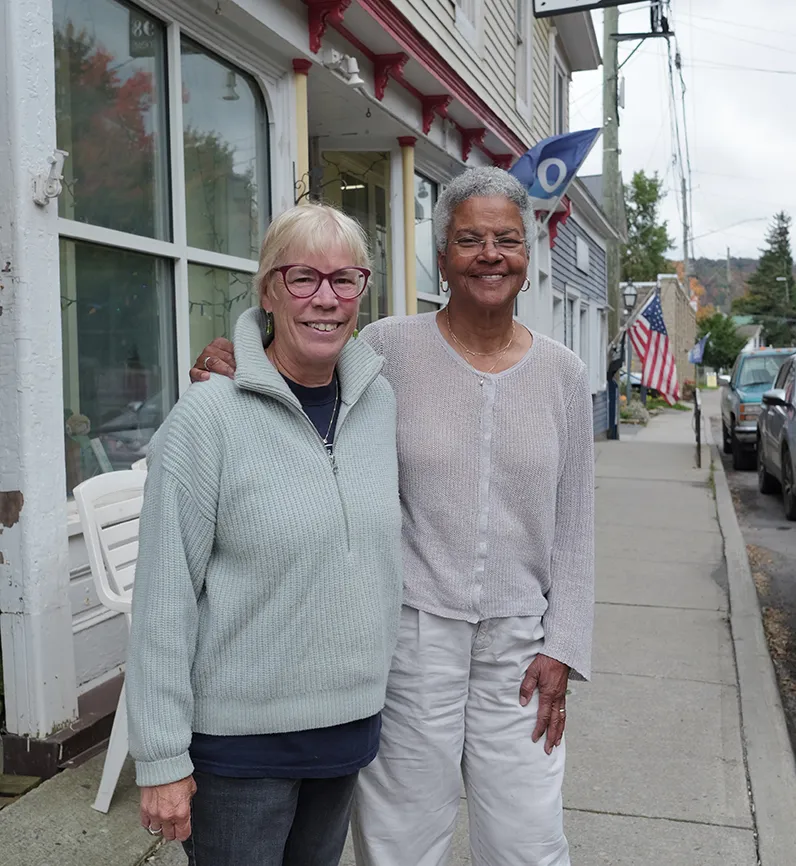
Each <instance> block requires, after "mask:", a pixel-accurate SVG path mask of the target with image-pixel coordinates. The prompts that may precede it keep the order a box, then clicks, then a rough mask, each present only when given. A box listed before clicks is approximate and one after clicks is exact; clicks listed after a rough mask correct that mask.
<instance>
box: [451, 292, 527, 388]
mask: <svg viewBox="0 0 796 866" xmlns="http://www.w3.org/2000/svg"><path fill="white" fill-rule="evenodd" d="M445 319H446V321H447V323H448V333H449V334H450V335H451V337H453V339H454V342H455V343H457V345H459V346H461V348H462V349H463V350H464V351H465V352H466V353H467V354H468V355H479V356H480V357H486V356H488V355H494V354H495V353H494V352H472V351H471V350H470V349H468V348H467V346H465V345H464V343H462V341H461V340H459V338H458V337H457V336H456V334H454V333H453V328H451V317H450V313H449V312H448V308H447V307H445ZM516 331H517V323H516V322H515V321H514V320H513V319H512V320H511V339H510V340H509V341H508V343H506V345H505V346H504V347H503V348H502V349H498V350H497V353H498V355H497V358H496V359H495V363H494V364H493V365H492V366H491V367H490V368H489V369H488V370H479V369H478V368H477V367H474V366H473V365H472V364H471V363H470V362H469V361H467V358H465V359H464V360H465V361H467V363H468V364H470V366H471V367H472V368H473V370H475V371H476V373H478V384H479V385H483V384H484V376H487V375H489V374H490V373H491V372H492V371H493V370H494V369H495V367H497V365H498V364H499V363H500V362H501V361H502V360H503V356H504V355H505V354H506V352H508V350H509V349H510V348H511V344H512V343H513V342H514V335H515V333H516Z"/></svg>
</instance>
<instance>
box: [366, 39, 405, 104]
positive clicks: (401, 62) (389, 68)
mask: <svg viewBox="0 0 796 866" xmlns="http://www.w3.org/2000/svg"><path fill="white" fill-rule="evenodd" d="M408 60H409V55H408V54H404V53H403V51H399V52H398V53H397V54H377V55H376V56H375V57H374V58H373V87H374V91H375V93H376V99H378V100H379V102H381V100H382V99H384V91H385V90H386V89H387V82H388V81H389V80H390V78H394V77H395V76H396V75H400V74H401V73H402V72H403V71H404V66H406V63H407V61H408Z"/></svg>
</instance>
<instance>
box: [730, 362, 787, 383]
mask: <svg viewBox="0 0 796 866" xmlns="http://www.w3.org/2000/svg"><path fill="white" fill-rule="evenodd" d="M787 360H788V356H787V355H752V356H750V357H747V358H745V359H744V362H743V364H742V365H741V369H740V370H739V372H738V387H739V388H750V387H752V385H771V384H772V383H773V381H774V379H776V378H777V373H779V368H780V367H781V366H782V365H783V364H784V363H785V361H787Z"/></svg>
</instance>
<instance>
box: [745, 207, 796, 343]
mask: <svg viewBox="0 0 796 866" xmlns="http://www.w3.org/2000/svg"><path fill="white" fill-rule="evenodd" d="M790 226H791V218H790V217H789V216H788V215H787V214H786V213H784V212H780V213H778V214H777V215H776V216H775V217H774V222H773V223H772V225H771V228H770V229H769V231H768V234H767V235H766V249H764V250H762V255H761V256H760V261H759V262H758V265H757V271H756V272H755V273H754V274H752V275H751V276H750V277H749V279H748V280H747V291H746V294H744V295H743V297H741V298H737V299H736V300H735V301H733V305H732V308H733V312H735V313H739V314H742V315H751V316H755V317H756V318H757V319H758V321H759V322H760V323H761V324H762V325H763V339H764V340H765V341H766V343H767V344H768V345H771V346H792V345H793V344H794V340H795V338H796V329H795V328H794V316H795V314H796V305H794V300H795V299H794V280H793V253H792V252H791V245H790ZM782 278H784V279H782Z"/></svg>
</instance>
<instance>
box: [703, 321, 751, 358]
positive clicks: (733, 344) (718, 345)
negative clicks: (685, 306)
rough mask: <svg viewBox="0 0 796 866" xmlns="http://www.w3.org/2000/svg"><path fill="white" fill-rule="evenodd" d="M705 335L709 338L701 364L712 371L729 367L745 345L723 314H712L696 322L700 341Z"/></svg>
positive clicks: (743, 338)
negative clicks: (711, 368)
mask: <svg viewBox="0 0 796 866" xmlns="http://www.w3.org/2000/svg"><path fill="white" fill-rule="evenodd" d="M705 334H709V335H710V336H709V337H708V341H707V344H706V345H705V354H704V356H703V359H702V363H703V364H704V365H705V366H706V367H713V369H714V370H720V369H722V368H727V367H731V366H732V365H733V364H734V363H735V359H736V357H737V356H738V353H739V352H740V351H741V349H743V347H744V346H745V345H746V338H745V337H742V336H741V335H740V334H739V333H738V330H737V328H736V327H735V323H734V322H733V320H732V319H731V318H730V317H729V316H725V315H724V314H723V313H714V314H713V315H712V316H710V317H706V318H703V319H701V320H700V321H699V322H698V335H699V338H700V339H702V337H704V336H705Z"/></svg>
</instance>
